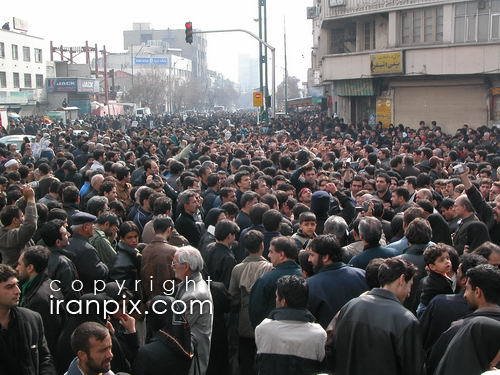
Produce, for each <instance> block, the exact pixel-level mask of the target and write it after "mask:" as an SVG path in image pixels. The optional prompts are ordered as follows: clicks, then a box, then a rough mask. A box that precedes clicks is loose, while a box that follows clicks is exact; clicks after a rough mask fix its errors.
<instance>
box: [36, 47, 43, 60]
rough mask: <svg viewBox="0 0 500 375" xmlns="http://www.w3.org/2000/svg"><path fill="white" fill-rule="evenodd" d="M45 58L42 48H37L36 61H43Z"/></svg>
mask: <svg viewBox="0 0 500 375" xmlns="http://www.w3.org/2000/svg"><path fill="white" fill-rule="evenodd" d="M42 59H43V55H42V50H41V49H40V48H35V62H36V63H41V62H42Z"/></svg>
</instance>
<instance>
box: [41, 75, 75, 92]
mask: <svg viewBox="0 0 500 375" xmlns="http://www.w3.org/2000/svg"><path fill="white" fill-rule="evenodd" d="M47 91H48V92H77V91H78V85H77V80H76V78H47Z"/></svg>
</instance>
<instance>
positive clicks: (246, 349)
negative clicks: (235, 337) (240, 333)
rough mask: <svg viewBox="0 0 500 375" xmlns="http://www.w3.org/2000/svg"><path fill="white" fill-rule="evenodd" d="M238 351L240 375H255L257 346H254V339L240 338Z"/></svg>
mask: <svg viewBox="0 0 500 375" xmlns="http://www.w3.org/2000/svg"><path fill="white" fill-rule="evenodd" d="M238 349H239V350H238V351H239V358H240V375H256V374H257V372H256V371H255V356H256V354H257V346H256V345H255V339H253V338H248V337H240V340H239V348H238Z"/></svg>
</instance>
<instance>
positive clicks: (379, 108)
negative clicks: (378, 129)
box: [376, 98, 392, 128]
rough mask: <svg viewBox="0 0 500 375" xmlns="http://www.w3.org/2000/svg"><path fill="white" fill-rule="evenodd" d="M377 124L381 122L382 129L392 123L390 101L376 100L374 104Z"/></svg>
mask: <svg viewBox="0 0 500 375" xmlns="http://www.w3.org/2000/svg"><path fill="white" fill-rule="evenodd" d="M376 112H377V123H379V122H381V123H382V126H383V127H384V128H388V127H389V124H391V123H392V99H390V98H378V99H377V104H376Z"/></svg>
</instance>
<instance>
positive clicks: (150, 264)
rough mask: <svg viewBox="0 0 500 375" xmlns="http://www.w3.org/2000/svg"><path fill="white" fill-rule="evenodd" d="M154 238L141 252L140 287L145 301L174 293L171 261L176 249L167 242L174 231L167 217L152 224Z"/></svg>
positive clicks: (172, 224)
mask: <svg viewBox="0 0 500 375" xmlns="http://www.w3.org/2000/svg"><path fill="white" fill-rule="evenodd" d="M153 228H154V232H155V236H154V237H153V240H152V241H151V243H150V244H149V245H148V246H146V247H145V248H144V250H143V251H142V264H141V285H142V288H143V296H144V300H145V301H149V300H150V299H151V298H153V297H154V296H157V295H164V294H167V295H172V294H173V293H174V282H173V281H174V280H175V276H174V270H173V269H172V261H173V259H174V255H175V251H176V250H177V249H176V247H174V246H172V245H170V244H169V243H168V242H167V239H168V237H169V236H170V234H171V233H172V230H173V229H174V222H173V221H172V219H171V218H169V217H161V218H157V219H155V220H154V222H153Z"/></svg>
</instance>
